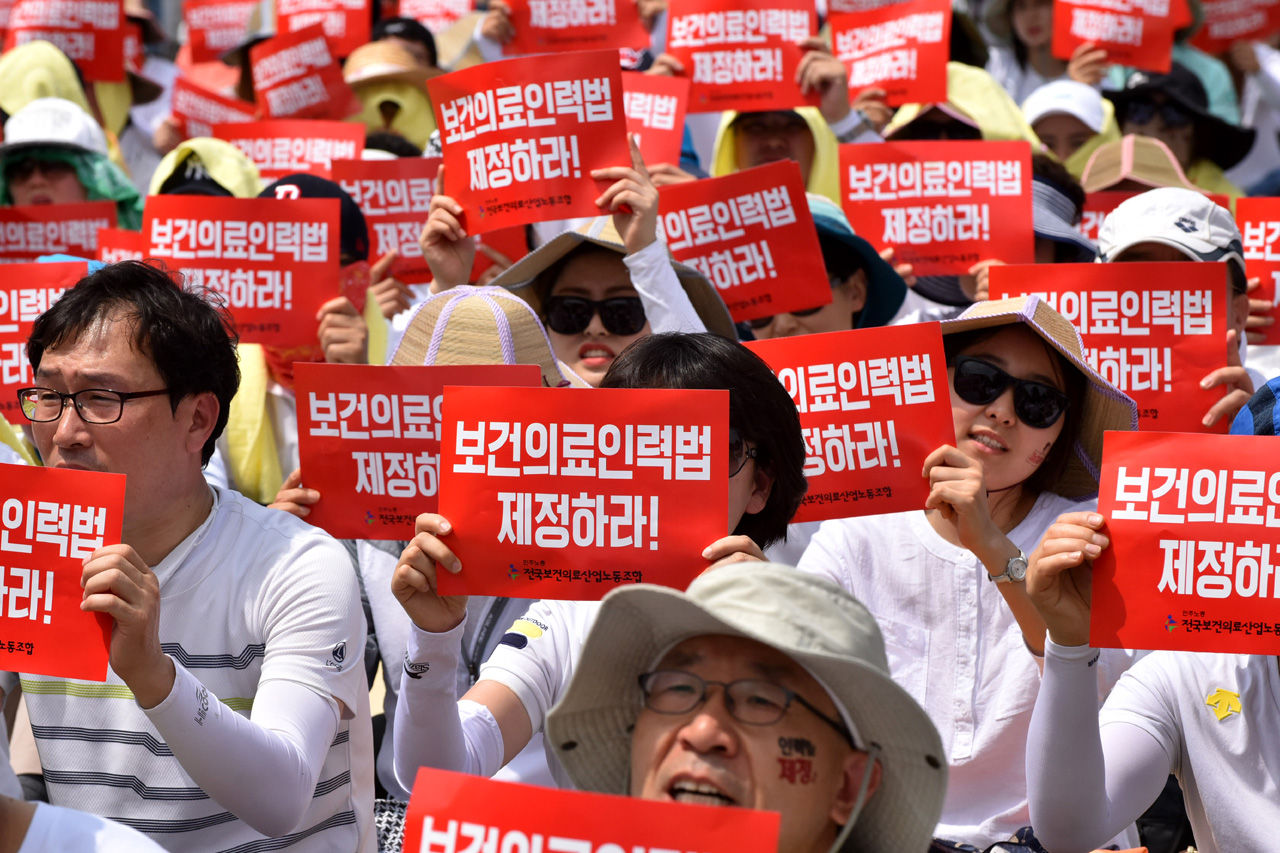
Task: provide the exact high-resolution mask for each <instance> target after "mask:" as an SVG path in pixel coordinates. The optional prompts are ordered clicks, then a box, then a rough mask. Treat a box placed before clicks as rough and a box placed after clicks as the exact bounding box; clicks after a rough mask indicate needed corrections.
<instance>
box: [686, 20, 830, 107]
mask: <svg viewBox="0 0 1280 853" xmlns="http://www.w3.org/2000/svg"><path fill="white" fill-rule="evenodd" d="M667 24H668V29H667V53H669V54H671V55H672V56H674V57H675V58H676V59H678V60H679V61H680V62H681V63H682V64H683V65H684V68H685V75H686V76H688V77H689V79H690V80H691V81H692V83H693V87H692V88H691V89H690V92H689V112H691V113H707V112H720V111H721V110H787V109H791V108H792V107H798V106H802V105H804V104H811V105H816V104H817V103H818V100H819V97H818V95H817V94H816V93H815V94H813V95H810V96H809V97H807V98H806V97H803V96H801V94H800V87H799V86H797V85H796V70H797V69H798V68H799V65H800V57H801V55H802V54H803V51H802V50H801V49H800V43H801V42H803V41H804V40H805V39H807V38H810V37H811V36H813V34H814V33H816V32H817V31H818V16H817V12H816V11H815V9H814V5H813V2H812V0H809V2H805V0H671V2H670V4H669V6H668V8H667Z"/></svg>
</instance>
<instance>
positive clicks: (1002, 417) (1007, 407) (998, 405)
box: [986, 385, 1017, 426]
mask: <svg viewBox="0 0 1280 853" xmlns="http://www.w3.org/2000/svg"><path fill="white" fill-rule="evenodd" d="M986 414H987V417H989V418H991V419H992V420H993V421H995V422H996V423H1000V424H1005V425H1006V426H1012V425H1013V424H1014V422H1015V421H1016V420H1017V415H1016V414H1014V411H1013V386H1012V385H1010V386H1009V387H1008V388H1006V389H1004V390H1003V391H1001V392H1000V396H998V397H996V398H995V399H994V400H992V401H991V402H990V403H988V404H987V412H986Z"/></svg>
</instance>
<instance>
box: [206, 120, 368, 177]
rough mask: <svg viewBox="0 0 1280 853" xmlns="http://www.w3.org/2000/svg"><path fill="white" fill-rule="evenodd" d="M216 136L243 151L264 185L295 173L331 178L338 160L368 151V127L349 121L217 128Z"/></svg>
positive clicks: (257, 123) (276, 122)
mask: <svg viewBox="0 0 1280 853" xmlns="http://www.w3.org/2000/svg"><path fill="white" fill-rule="evenodd" d="M213 136H214V138H215V139H223V140H226V141H227V142H230V143H231V144H232V145H234V146H235V147H237V148H239V149H240V150H241V151H243V152H244V155H245V156H246V157H248V158H249V159H250V160H252V161H253V162H254V165H256V166H257V167H258V172H259V173H261V175H262V179H263V180H264V181H272V180H275V179H276V178H280V177H283V176H284V175H289V174H292V173H294V172H310V173H311V174H313V175H319V176H320V177H322V178H327V177H329V169H330V167H331V164H332V162H333V161H334V160H354V159H356V158H357V157H359V156H360V152H361V151H363V150H364V125H360V124H351V123H350V122H345V121H315V120H306V119H272V120H269V121H254V122H247V123H244V124H215V125H214V126H213Z"/></svg>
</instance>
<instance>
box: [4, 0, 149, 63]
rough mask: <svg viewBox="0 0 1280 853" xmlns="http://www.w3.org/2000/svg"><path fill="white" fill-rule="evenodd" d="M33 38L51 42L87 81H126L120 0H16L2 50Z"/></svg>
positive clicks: (10, 13)
mask: <svg viewBox="0 0 1280 853" xmlns="http://www.w3.org/2000/svg"><path fill="white" fill-rule="evenodd" d="M32 41H47V42H51V43H53V45H54V46H56V47H57V48H58V49H59V50H61V51H62V52H63V53H65V54H66V55H67V56H68V57H70V59H71V61H72V62H74V63H75V64H76V68H78V69H79V70H80V73H81V74H82V75H84V79H85V80H86V81H89V82H97V81H102V82H117V83H118V82H123V81H124V79H125V74H124V4H123V3H122V2H121V0H14V3H13V6H12V8H11V9H10V10H9V27H8V29H7V30H6V31H5V40H4V49H5V50H13V49H14V48H15V47H18V46H20V45H24V44H26V43H27V42H32Z"/></svg>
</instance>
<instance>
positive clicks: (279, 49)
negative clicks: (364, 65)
mask: <svg viewBox="0 0 1280 853" xmlns="http://www.w3.org/2000/svg"><path fill="white" fill-rule="evenodd" d="M249 56H250V58H251V61H252V67H253V89H254V97H255V98H256V99H257V104H258V109H259V110H261V111H262V114H263V115H264V116H266V117H267V118H321V119H324V118H327V119H344V118H346V117H347V116H349V115H353V114H355V113H357V112H359V111H360V102H359V100H358V99H357V98H356V95H355V92H353V91H351V87H350V86H348V85H347V81H345V80H343V79H342V66H340V65H338V63H337V62H335V61H334V58H333V54H332V53H330V51H329V44H328V42H327V41H326V40H325V37H324V30H323V29H322V28H321V27H320V25H319V24H315V25H313V26H310V27H307V28H305V29H301V30H298V31H297V32H293V33H287V34H285V35H281V36H276V37H275V38H271V39H267V40H266V41H264V42H262V43H261V44H256V45H254V46H253V47H251V48H249Z"/></svg>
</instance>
